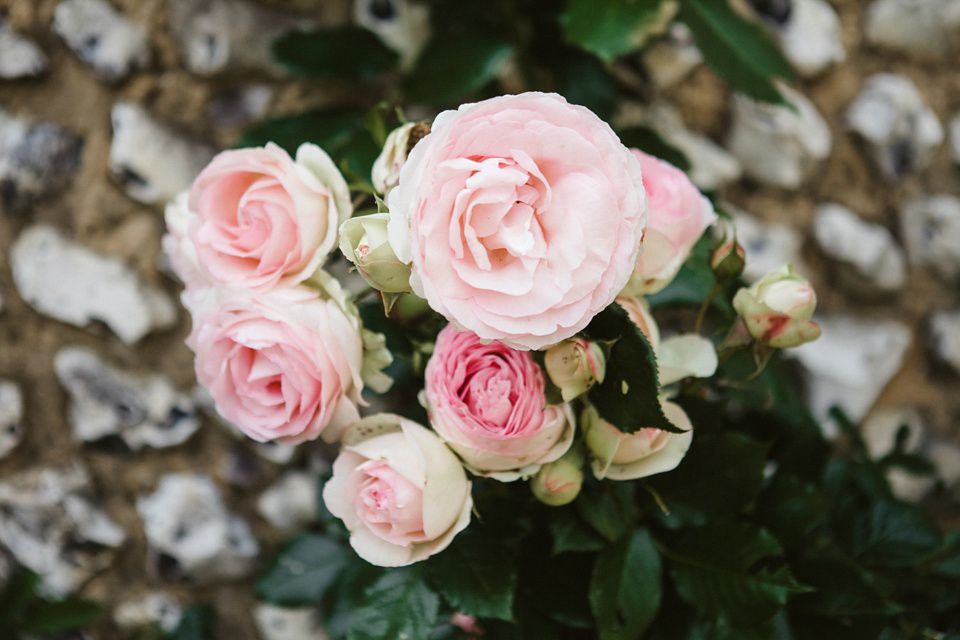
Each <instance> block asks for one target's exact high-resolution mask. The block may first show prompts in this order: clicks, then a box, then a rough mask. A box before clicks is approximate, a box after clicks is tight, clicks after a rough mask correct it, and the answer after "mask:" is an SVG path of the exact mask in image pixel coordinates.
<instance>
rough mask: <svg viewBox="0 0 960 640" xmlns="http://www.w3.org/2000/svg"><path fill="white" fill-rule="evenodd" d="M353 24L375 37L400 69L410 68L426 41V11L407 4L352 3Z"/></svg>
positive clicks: (387, 0)
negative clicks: (392, 54) (391, 53)
mask: <svg viewBox="0 0 960 640" xmlns="http://www.w3.org/2000/svg"><path fill="white" fill-rule="evenodd" d="M353 21H354V22H355V23H356V24H358V25H360V26H361V27H364V28H366V29H369V30H370V31H372V32H374V33H375V34H377V36H378V37H379V38H380V39H381V40H382V41H383V43H384V44H385V45H387V46H388V47H390V48H391V49H393V50H394V51H396V52H397V54H398V55H399V56H400V68H401V69H404V70H408V69H410V68H412V67H413V63H414V62H416V60H417V57H418V56H419V55H420V52H421V51H423V47H424V46H426V44H427V41H429V40H430V9H429V8H428V7H427V5H426V4H422V3H420V2H411V1H409V0H355V2H354V3H353Z"/></svg>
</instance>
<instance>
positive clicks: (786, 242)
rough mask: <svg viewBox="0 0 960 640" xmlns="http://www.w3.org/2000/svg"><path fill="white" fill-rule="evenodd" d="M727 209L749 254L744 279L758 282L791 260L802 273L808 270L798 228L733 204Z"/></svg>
mask: <svg viewBox="0 0 960 640" xmlns="http://www.w3.org/2000/svg"><path fill="white" fill-rule="evenodd" d="M724 208H725V209H726V210H727V211H729V212H730V213H731V215H733V220H734V224H735V225H736V228H737V242H739V243H740V245H741V246H742V247H743V249H744V251H745V254H746V264H745V265H744V268H743V277H744V279H746V280H747V281H748V282H754V281H756V280H759V279H760V278H762V277H763V276H765V275H767V274H768V273H770V272H771V271H773V270H774V269H778V268H779V267H780V266H781V265H784V264H787V263H788V262H789V263H792V264H793V265H794V266H795V267H796V268H797V270H798V271H799V272H800V273H805V272H806V271H807V269H806V267H805V266H804V265H803V262H802V261H801V259H800V245H801V243H802V238H801V237H800V234H799V233H797V232H796V230H794V229H793V228H792V227H790V226H789V225H786V224H782V223H779V222H764V221H762V220H760V219H759V218H757V217H756V216H753V215H750V214H749V213H747V212H745V211H742V210H740V209H738V208H736V207H734V206H732V205H728V204H725V205H724Z"/></svg>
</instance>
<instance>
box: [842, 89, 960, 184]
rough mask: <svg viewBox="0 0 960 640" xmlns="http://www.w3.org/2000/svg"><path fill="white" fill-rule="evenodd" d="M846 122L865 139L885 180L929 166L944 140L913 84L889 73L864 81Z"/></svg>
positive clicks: (937, 124)
mask: <svg viewBox="0 0 960 640" xmlns="http://www.w3.org/2000/svg"><path fill="white" fill-rule="evenodd" d="M846 120H847V127H848V128H849V129H850V130H851V131H855V132H856V133H858V134H860V136H862V137H863V139H864V140H866V142H867V144H868V145H869V146H870V149H871V152H872V154H873V158H874V161H875V162H876V163H877V166H879V167H880V170H881V171H882V172H883V173H884V175H885V176H887V177H888V178H897V177H899V176H900V175H901V174H903V173H905V172H907V171H912V170H915V169H923V168H924V167H926V166H927V165H929V164H930V161H931V160H932V158H933V154H934V151H935V150H936V148H937V147H939V146H940V144H941V143H942V142H943V138H944V132H943V126H942V125H941V124H940V120H939V119H938V118H937V114H936V113H934V112H933V110H932V109H930V107H928V106H927V105H926V103H925V102H924V99H923V96H922V95H920V92H919V91H917V87H916V85H914V84H913V81H912V80H910V79H909V78H907V77H905V76H899V75H895V74H892V73H878V74H876V75H873V76H870V77H869V78H868V79H867V82H866V84H865V85H864V87H863V89H862V90H861V91H860V93H859V95H857V98H856V99H855V100H854V101H853V103H852V104H851V105H850V108H849V109H848V110H847V116H846Z"/></svg>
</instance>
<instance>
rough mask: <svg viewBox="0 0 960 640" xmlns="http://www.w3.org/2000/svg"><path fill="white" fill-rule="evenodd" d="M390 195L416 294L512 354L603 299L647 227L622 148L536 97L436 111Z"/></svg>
mask: <svg viewBox="0 0 960 640" xmlns="http://www.w3.org/2000/svg"><path fill="white" fill-rule="evenodd" d="M388 200H389V208H390V226H389V234H390V244H391V245H392V246H393V248H394V251H395V253H396V255H397V256H398V257H399V258H400V260H402V261H403V262H408V263H411V266H412V274H411V278H410V285H411V287H412V288H413V291H414V292H415V293H417V294H418V295H419V296H421V297H423V298H426V300H427V302H428V303H429V304H430V306H431V307H432V308H433V309H434V310H436V311H438V312H439V313H441V314H443V315H444V316H445V317H446V318H447V319H449V320H450V322H452V323H453V324H454V325H455V326H457V327H459V328H461V329H469V330H471V331H473V332H475V333H476V334H477V335H479V336H480V337H481V338H484V339H487V340H499V341H501V342H504V343H506V344H509V345H511V346H514V347H516V348H518V349H541V348H543V347H548V346H550V345H552V344H556V343H557V342H559V341H560V340H563V339H564V338H568V337H570V336H572V335H573V334H575V333H577V332H578V331H580V330H581V329H583V328H584V327H585V326H586V325H587V323H589V322H590V319H591V318H593V316H594V315H596V314H597V313H599V312H600V311H601V310H603V309H604V308H605V307H606V306H607V305H608V304H610V303H611V302H612V301H613V299H614V298H615V297H616V295H617V293H618V292H619V291H620V289H622V288H623V286H624V285H625V284H626V282H627V279H628V278H629V277H630V273H631V271H632V269H633V265H634V264H635V262H636V257H637V252H638V251H639V243H640V237H641V235H642V233H643V228H644V226H645V224H646V204H645V197H644V192H643V181H642V180H641V178H640V166H639V163H638V162H637V161H636V159H635V158H634V157H633V155H632V154H631V153H630V151H629V150H628V149H627V148H626V147H624V146H623V145H622V144H621V143H620V140H619V139H618V138H617V136H616V135H615V134H614V133H613V131H612V130H611V129H610V127H609V126H608V125H607V124H605V123H604V122H603V121H601V120H600V119H599V118H598V117H597V116H595V115H594V114H593V113H591V112H590V111H589V110H587V109H585V108H584V107H579V106H575V105H571V104H568V103H567V102H566V101H565V100H564V99H563V98H562V97H560V96H558V95H554V94H544V93H523V94H520V95H511V96H501V97H498V98H492V99H490V100H485V101H483V102H478V103H475V104H466V105H463V106H461V107H460V108H459V109H458V110H456V111H445V112H443V113H441V114H440V115H439V116H437V118H436V120H435V121H434V123H433V127H432V131H431V133H430V134H429V135H427V136H426V137H425V138H423V140H421V141H420V142H419V143H417V145H416V146H415V147H414V148H413V150H412V151H411V152H410V155H409V156H408V158H407V161H406V163H405V164H404V165H403V168H402V169H401V171H400V182H399V185H398V186H397V187H396V188H395V189H394V190H393V191H391V192H390V195H389V198H388Z"/></svg>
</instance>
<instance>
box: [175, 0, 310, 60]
mask: <svg viewBox="0 0 960 640" xmlns="http://www.w3.org/2000/svg"><path fill="white" fill-rule="evenodd" d="M169 15H170V31H171V33H172V34H173V37H174V40H175V41H176V43H177V46H178V48H179V50H180V58H181V59H182V61H183V64H184V66H186V68H187V69H188V70H189V71H191V72H193V73H195V74H197V75H201V76H212V75H215V74H217V73H221V72H225V71H238V70H244V69H259V70H266V71H271V72H274V73H276V72H279V71H280V67H279V66H277V65H276V63H275V62H274V60H273V54H272V53H271V51H270V47H271V44H272V43H273V41H274V40H275V39H276V38H277V37H278V36H280V35H282V34H283V33H284V32H286V31H289V30H290V29H293V28H294V27H302V28H307V27H309V26H310V24H311V23H310V22H309V21H304V20H300V19H298V18H294V17H291V16H286V15H283V14H280V13H277V12H275V11H270V10H268V9H266V8H264V7H261V6H258V5H257V4H255V3H253V2H250V1H249V0H171V1H170V3H169Z"/></svg>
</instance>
